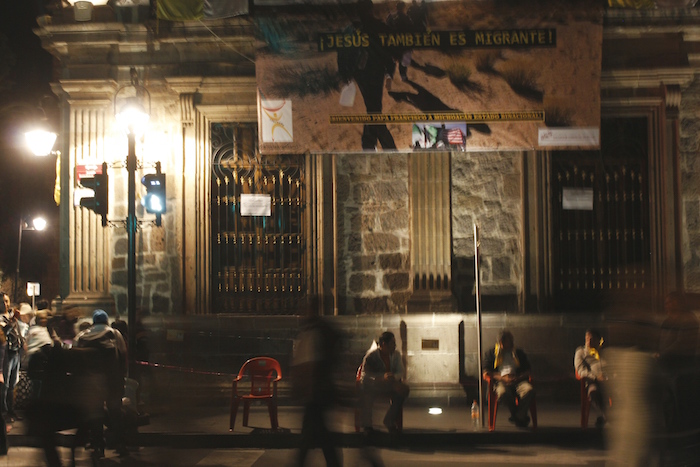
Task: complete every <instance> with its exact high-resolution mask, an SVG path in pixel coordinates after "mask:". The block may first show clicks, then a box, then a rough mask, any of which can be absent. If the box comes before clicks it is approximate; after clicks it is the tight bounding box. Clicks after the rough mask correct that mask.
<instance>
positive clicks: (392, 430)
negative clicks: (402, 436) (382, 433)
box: [384, 423, 399, 435]
mask: <svg viewBox="0 0 700 467" xmlns="http://www.w3.org/2000/svg"><path fill="white" fill-rule="evenodd" d="M384 426H385V427H386V429H387V431H388V432H389V434H392V435H395V434H397V433H398V432H399V429H398V428H396V425H392V424H391V423H385V424H384Z"/></svg>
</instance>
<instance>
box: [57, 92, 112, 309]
mask: <svg viewBox="0 0 700 467" xmlns="http://www.w3.org/2000/svg"><path fill="white" fill-rule="evenodd" d="M56 91H58V92H57V94H63V97H64V106H65V107H64V113H63V118H64V119H65V120H67V122H66V121H64V122H63V125H62V127H63V134H62V138H63V143H62V149H61V152H62V154H61V158H62V160H61V167H62V174H61V175H62V176H61V191H62V198H61V203H62V204H61V242H62V273H63V274H66V275H67V279H68V284H67V287H68V296H64V297H63V300H62V304H61V306H62V307H63V308H66V307H67V306H71V305H76V306H78V307H80V308H81V309H82V312H83V313H86V314H87V313H90V312H91V311H92V310H93V309H95V308H103V309H107V310H111V309H113V308H114V299H113V297H112V295H111V292H110V279H111V277H110V273H111V272H110V271H111V266H112V265H111V262H112V259H113V255H112V248H111V235H110V229H109V228H104V227H102V224H101V220H100V217H99V216H97V215H95V213H94V212H92V211H90V210H88V209H86V208H82V207H80V205H79V203H78V205H77V206H76V203H75V200H76V199H78V198H79V194H78V195H77V196H76V189H78V188H79V186H78V176H77V174H78V173H79V172H81V173H82V172H83V171H84V169H87V170H90V166H100V165H101V164H102V162H108V163H109V162H112V161H113V157H114V154H113V153H112V152H111V151H112V148H113V146H114V145H113V144H111V136H112V133H113V130H112V128H113V115H112V100H111V96H112V95H113V93H114V85H113V83H105V82H101V83H91V82H84V81H80V82H62V83H61V85H60V88H58V89H56ZM113 202H114V195H113V193H110V210H112V207H111V206H112V205H113ZM63 293H65V291H63Z"/></svg>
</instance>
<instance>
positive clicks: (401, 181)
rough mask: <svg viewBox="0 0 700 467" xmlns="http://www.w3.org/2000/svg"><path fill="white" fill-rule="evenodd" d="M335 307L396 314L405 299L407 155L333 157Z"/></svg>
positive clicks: (351, 311) (344, 310)
mask: <svg viewBox="0 0 700 467" xmlns="http://www.w3.org/2000/svg"><path fill="white" fill-rule="evenodd" d="M337 174H338V175H337V177H338V178H337V180H338V186H337V200H338V204H337V223H338V225H337V228H338V310H339V312H340V314H359V313H398V312H402V311H405V309H406V302H407V301H408V298H409V297H410V292H411V281H410V277H409V276H410V262H409V240H410V239H409V225H410V224H409V222H410V220H409V210H408V201H409V198H408V193H409V188H408V156H407V155H406V154H352V155H342V156H338V162H337Z"/></svg>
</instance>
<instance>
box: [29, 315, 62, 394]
mask: <svg viewBox="0 0 700 467" xmlns="http://www.w3.org/2000/svg"><path fill="white" fill-rule="evenodd" d="M48 322H49V314H48V311H47V310H38V311H37V312H36V319H35V321H34V324H33V325H31V326H30V327H29V331H28V332H27V375H28V376H29V381H30V383H31V384H30V399H31V400H37V399H38V398H39V396H40V395H41V383H42V380H43V377H44V372H45V370H46V365H47V364H48V361H49V352H50V351H51V348H52V347H53V345H54V343H55V342H56V341H55V340H54V339H53V338H52V337H51V334H49V330H48V329H47V327H46V326H47V324H48Z"/></svg>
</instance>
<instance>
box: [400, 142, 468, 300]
mask: <svg viewBox="0 0 700 467" xmlns="http://www.w3.org/2000/svg"><path fill="white" fill-rule="evenodd" d="M409 157H410V163H409V164H410V168H409V170H410V176H409V178H410V190H411V195H410V196H411V271H412V274H413V295H412V297H411V299H410V300H409V303H408V310H409V311H454V310H456V301H455V300H454V297H453V296H452V292H451V290H450V287H451V285H452V284H451V283H452V259H451V249H452V235H451V230H450V212H451V207H450V154H449V153H440V152H436V153H413V154H411V155H410V156H409Z"/></svg>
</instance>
